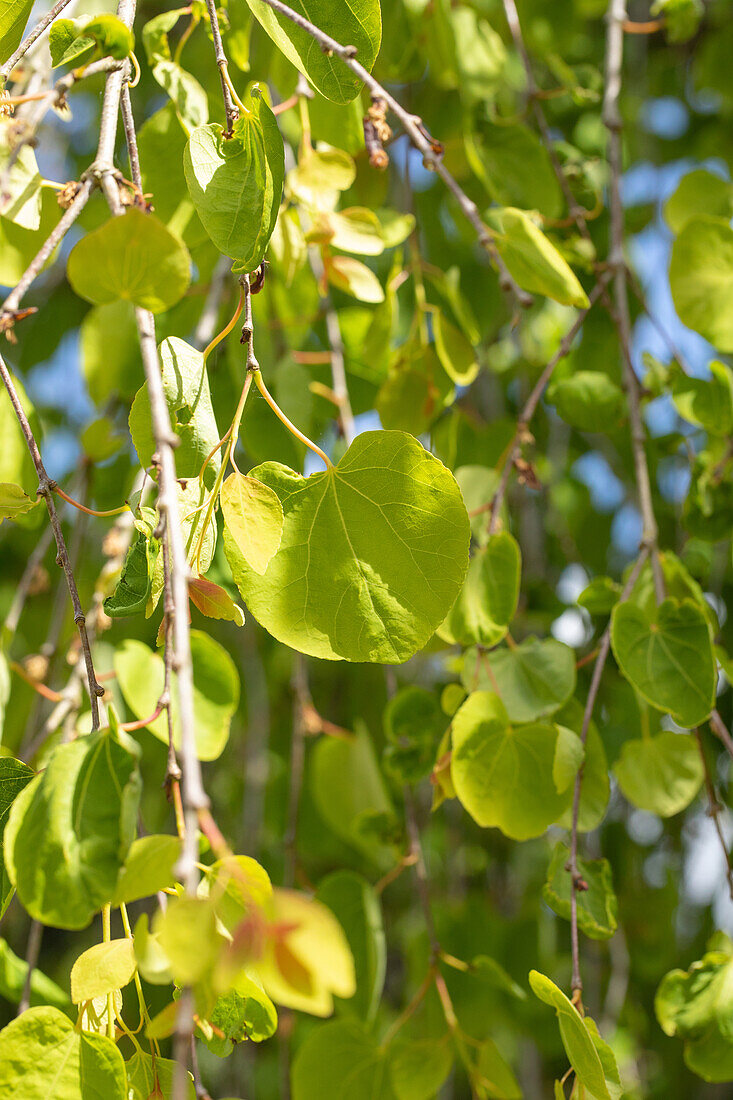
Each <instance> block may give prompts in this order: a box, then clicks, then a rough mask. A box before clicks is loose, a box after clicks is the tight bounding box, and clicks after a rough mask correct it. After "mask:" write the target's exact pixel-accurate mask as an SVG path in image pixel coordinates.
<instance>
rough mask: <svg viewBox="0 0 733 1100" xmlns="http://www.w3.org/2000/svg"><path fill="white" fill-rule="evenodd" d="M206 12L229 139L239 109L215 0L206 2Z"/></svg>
mask: <svg viewBox="0 0 733 1100" xmlns="http://www.w3.org/2000/svg"><path fill="white" fill-rule="evenodd" d="M206 10H207V12H208V13H209V22H210V23H211V37H212V38H213V40H214V56H215V58H216V64H217V67H218V69H219V79H220V81H221V97H222V99H223V100H224V113H225V115H226V120H227V125H226V132H225V133H226V136H227V137H231V133H232V127H233V126H234V123H235V122H236V121H237V119H238V118H239V108H238V107H237V106H236V105H235V103H234V99H233V97H232V90H231V81H230V79H229V68H228V63H227V58H226V54H225V53H224V46H223V44H222V41H221V30H220V29H219V17H218V15H217V14H216V0H206Z"/></svg>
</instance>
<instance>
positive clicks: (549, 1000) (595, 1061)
mask: <svg viewBox="0 0 733 1100" xmlns="http://www.w3.org/2000/svg"><path fill="white" fill-rule="evenodd" d="M529 984H530V985H531V986H532V992H533V993H534V994H535V996H536V997H539V999H540V1000H541V1001H544V1002H545V1004H547V1005H550V1006H551V1007H552V1008H554V1009H555V1011H556V1013H557V1019H558V1023H559V1025H560V1036H561V1038H562V1042H563V1046H564V1047H565V1052H566V1054H567V1056H568V1059H569V1061H570V1064H571V1066H572V1067H573V1069H574V1070H575V1073H576V1076H577V1078H578V1081H579V1082H580V1083H581V1084H582V1085H583V1086H584V1087H585V1088H586V1089H588V1091H589V1092H590V1094H591V1096H593V1097H594V1100H612V1097H611V1095H610V1093H609V1091H608V1087H607V1085H606V1075H605V1073H604V1070H603V1065H602V1064H601V1060H600V1057H599V1056H598V1052H597V1051H596V1047H595V1044H594V1042H593V1039H592V1038H591V1036H590V1035H589V1033H588V1028H587V1027H586V1026H585V1023H584V1021H583V1017H582V1016H580V1014H579V1013H578V1010H577V1009H576V1008H575V1006H574V1005H573V1004H571V1002H570V1001H569V1000H568V998H567V997H566V996H565V994H564V993H563V991H562V990H561V989H558V987H557V986H556V985H555V983H554V982H552V981H550V979H549V978H547V977H545V975H544V974H540V973H538V971H536V970H530V972H529Z"/></svg>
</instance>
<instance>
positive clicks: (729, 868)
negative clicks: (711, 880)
mask: <svg viewBox="0 0 733 1100" xmlns="http://www.w3.org/2000/svg"><path fill="white" fill-rule="evenodd" d="M695 738H696V740H697V747H698V749H699V750H700V759H701V760H702V766H703V771H704V772H705V790H706V792H707V796H708V814H709V816H710V817H711V818H712V819H713V824H714V826H715V831H716V833H717V834H718V840H719V841H720V846H721V848H722V849H723V855H724V857H725V877H726V881H727V883H728V893H729V894H730V898H731V901H733V856H731V853H730V851H729V850H728V845H727V843H726V839H725V834H724V832H723V826H722V824H721V822H720V811H721V809H722V806H721V804H720V801H719V799H718V796H717V794H716V791H715V783H714V781H713V776H712V773H711V771H710V764H709V763H708V758H707V756H706V755H705V749H704V747H703V743H702V735H701V734H700V730H699V729H696V730H695Z"/></svg>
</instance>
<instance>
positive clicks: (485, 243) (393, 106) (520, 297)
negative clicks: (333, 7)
mask: <svg viewBox="0 0 733 1100" xmlns="http://www.w3.org/2000/svg"><path fill="white" fill-rule="evenodd" d="M264 3H265V4H267V5H268V6H269V7H271V8H272V9H273V11H276V12H279V13H280V14H281V15H284V16H285V18H286V19H289V20H290V21H291V22H292V23H295V24H296V26H298V27H300V28H301V30H304V31H305V32H306V33H307V34H309V35H310V36H311V38H313V39H315V41H316V42H317V43H318V45H319V46H320V47H321V49H322V50H323V52H324V53H328V54H333V55H335V56H336V57H338V58H340V60H341V61H343V63H344V65H346V66H347V68H349V69H351V71H352V73H354V75H355V76H358V77H359V79H360V80H362V81H363V82H364V84H366V86H367V88H368V89H369V91H370V92H371V93H372V95H373V96H377V97H378V98H380V99H383V100H384V101H385V103H386V104H387V106H388V107H389V109H390V110H391V111H392V113H393V114H394V115H395V116H396V117H397V118H398V119H399V121H400V123H401V124H402V126H403V128H404V130H405V133H406V134H407V136H408V137H409V139H410V141H411V143H412V144H413V145H414V147H415V148H416V149H417V150H418V151H419V152H420V153H422V157H423V163H424V165H425V167H426V168H429V169H431V170H432V171H433V172H435V174H436V175H437V176H439V177H440V179H441V180H442V181H443V183H444V184H445V186H446V187H447V188H448V190H449V191H450V192H451V194H452V195H453V197H454V198H455V199H456V201H457V203H458V205H459V207H460V208H461V212H462V214H463V216H464V217H465V218H466V219H467V221H468V222H470V224H471V225H472V226H473V229H474V230H475V233H476V236H477V238H478V242H479V244H480V245H481V247H482V248H484V249H485V251H486V252H488V254H489V256H490V257H491V260H492V261H493V263H494V265H495V267H496V268H497V270H498V272H499V285H500V286H501V288H502V290H504V291H505V292H507V293H510V294H512V295H513V296H514V297H515V298H516V300H517V301H518V302H519V304H520V305H521V306H524V307H527V306H530V305H531V304H532V296H531V295H530V294H528V293H527V292H526V290H522V288H521V287H520V286H519V285H518V284H517V283H516V282H515V281H514V279H513V278H512V276H511V274H510V273H509V270H508V269H507V267H506V264H505V263H504V261H503V260H502V258H501V256H500V255H499V253H498V252H497V250H496V246H495V244H494V240H493V237H492V234H491V231H490V230H489V228H488V226H487V225H486V224H485V223H484V221H483V219H482V218H481V214H480V212H479V209H478V207H477V206H476V203H475V202H473V201H472V199H470V198H469V197H468V195H467V194H466V193H465V191H464V190H463V188H462V187H461V186H460V184H459V183H458V182H457V181H456V180H455V179H454V178H453V176H452V175H451V173H450V172H449V171H448V169H447V168H446V167H445V165H444V164H443V160H442V148H441V146H440V145H438V143H437V142H435V141H433V140H432V138H431V137H430V135H429V134H428V133H427V131H426V129H425V127H424V126H423V123H422V119H420V118H419V117H418V116H417V115H412V114H410V112H409V111H406V110H405V108H404V107H403V106H402V104H401V103H400V102H399V101H398V100H396V99H395V98H394V96H393V95H390V93H389V92H388V91H387V89H386V88H384V87H383V86H382V85H381V84H380V83H379V81H378V80H375V79H374V77H373V76H372V74H371V73H370V72H369V70H368V69H365V68H364V66H363V65H360V64H359V62H358V61H357V60H356V59H355V58H356V48H355V47H354V46H343V45H342V44H341V43H340V42H337V41H336V39H335V38H331V36H330V35H328V34H326V33H325V32H324V31H322V30H320V29H319V28H318V27H316V26H315V25H314V24H313V23H310V22H309V21H308V20H307V19H304V18H303V16H302V15H299V14H298V12H296V11H293V9H292V8H289V7H288V6H287V4H283V3H282V0H264Z"/></svg>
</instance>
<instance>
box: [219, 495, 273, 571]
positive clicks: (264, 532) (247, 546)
mask: <svg viewBox="0 0 733 1100" xmlns="http://www.w3.org/2000/svg"><path fill="white" fill-rule="evenodd" d="M220 500H221V511H222V515H223V516H224V523H225V524H226V529H227V531H228V532H229V534H230V536H231V538H232V540H233V541H234V542H235V544H236V547H237V550H238V551H239V553H240V554H241V555H242V557H243V558H244V560H245V561H246V563H247V565H248V566H249V567H250V569H253V570H254V572H255V573H259V574H260V575H262V574H264V573H266V572H267V567H268V565H269V564H270V561H271V560H272V558H273V557H274V555H275V554H276V553H277V551H278V548H279V546H280V540H281V538H282V531H283V507H282V504H281V503H280V497H279V496H278V495H277V493H276V492H275V491H274V490H273V489H271V488H270V486H269V485H265V484H264V482H262V481H258V480H257V479H256V478H254V477H245V476H244V474H239V473H233V474H230V475H229V477H228V478H227V479H226V481H225V482H224V484H223V485H222V487H221V497H220Z"/></svg>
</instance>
